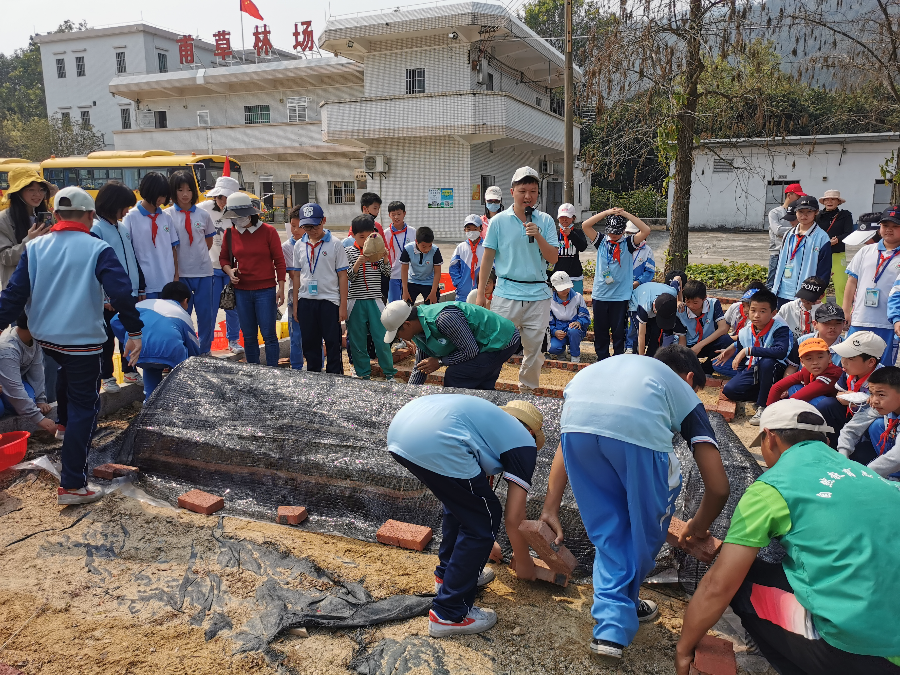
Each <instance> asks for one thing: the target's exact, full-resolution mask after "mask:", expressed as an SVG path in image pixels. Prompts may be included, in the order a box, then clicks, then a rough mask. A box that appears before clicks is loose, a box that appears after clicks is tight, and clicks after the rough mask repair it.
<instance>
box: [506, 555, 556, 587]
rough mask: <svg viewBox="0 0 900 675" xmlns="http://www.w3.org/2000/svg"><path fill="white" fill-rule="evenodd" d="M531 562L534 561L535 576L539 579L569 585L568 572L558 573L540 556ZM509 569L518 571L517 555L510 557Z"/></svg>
mask: <svg viewBox="0 0 900 675" xmlns="http://www.w3.org/2000/svg"><path fill="white" fill-rule="evenodd" d="M531 562H532V563H534V576H535V578H537V579H538V580H539V581H546V582H548V583H551V584H556V585H557V586H562V587H563V588H565V587H566V586H568V585H569V575H568V574H557V573H556V572H554V571H553V570H551V569H550V567H549V566H548V565H547V563H545V562H544V561H543V560H541V559H540V558H532V559H531ZM509 569H511V570H512V571H513V572H515V571H516V556H511V557H510V559H509Z"/></svg>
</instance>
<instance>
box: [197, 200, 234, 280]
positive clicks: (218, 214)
mask: <svg viewBox="0 0 900 675" xmlns="http://www.w3.org/2000/svg"><path fill="white" fill-rule="evenodd" d="M197 207H198V208H201V209H203V210H204V211H206V212H207V213H208V214H209V217H210V218H212V222H213V225H214V226H215V228H216V234H215V236H214V237H213V245H212V247H211V248H210V249H209V259H210V260H211V261H212V266H213V269H216V270H220V269H222V265H220V264H219V252H220V251H221V250H222V242H223V241H224V236H225V230H227V229H228V228H229V227H231V219H229V218H225V217H224V216H223V215H222V211H217V210H216V200H215V199H207V200H206V201H205V202H200V203H199V204H197Z"/></svg>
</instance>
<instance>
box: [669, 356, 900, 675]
mask: <svg viewBox="0 0 900 675" xmlns="http://www.w3.org/2000/svg"><path fill="white" fill-rule="evenodd" d="M885 370H887V369H885ZM760 429H761V432H760V434H759V436H758V437H757V438H756V440H754V441H753V443H752V445H753V446H759V447H760V449H761V451H762V455H763V458H764V459H765V461H766V464H767V465H768V467H769V469H768V471H766V472H765V473H763V474H762V475H761V476H760V477H759V478H757V479H756V482H754V483H753V484H752V485H751V486H750V487H749V488H748V489H747V491H746V492H745V493H744V495H743V496H742V497H741V499H740V501H739V502H738V504H737V507H736V508H735V511H734V515H733V516H732V518H731V525H730V526H729V528H728V535H727V536H726V537H725V542H724V544H723V545H722V550H721V553H719V556H718V559H717V560H716V562H715V564H714V565H713V566H712V568H711V569H710V570H709V572H707V573H706V575H705V576H704V577H703V580H702V581H701V582H700V585H699V587H698V588H697V592H696V593H695V594H694V596H693V598H691V601H690V604H689V605H688V607H687V609H686V610H685V613H684V622H683V625H682V629H681V639H680V640H679V641H678V645H677V647H676V654H675V668H676V673H677V675H688V673H689V672H690V671H691V662H692V661H693V659H694V652H695V649H696V647H697V644H698V643H699V642H700V640H701V638H702V637H703V636H704V635H706V632H707V631H708V630H709V629H710V628H712V627H713V625H714V624H715V623H716V622H717V621H718V620H719V618H720V617H721V616H722V613H723V612H724V611H725V610H726V609H727V608H728V606H729V605H730V606H731V608H732V610H734V612H735V614H737V615H738V617H739V618H740V619H741V624H742V625H743V627H744V629H745V630H746V631H747V633H749V635H750V637H751V638H753V641H754V642H755V643H756V644H757V645H758V646H759V649H760V651H761V652H762V655H763V656H764V657H766V659H768V661H769V663H771V664H772V665H773V666H774V667H775V669H776V670H778V672H780V673H797V674H801V673H809V674H810V675H811V674H813V673H815V674H817V675H818V674H822V675H827V674H834V675H838V674H840V675H882V674H883V675H889V674H893V675H897V674H898V673H900V665H898V664H900V631H897V630H896V629H895V628H890V627H891V626H895V627H896V624H897V598H898V597H900V577H898V575H897V574H896V567H897V560H900V521H898V520H897V519H896V518H886V517H885V514H889V513H897V512H898V510H900V491H898V490H897V489H896V486H895V485H893V484H892V483H889V482H887V481H884V480H882V479H881V478H880V477H879V476H878V475H877V474H876V473H875V472H874V471H871V470H867V469H866V468H865V467H861V466H860V465H859V464H855V463H853V462H851V461H850V460H848V459H847V458H846V457H843V456H842V455H841V454H840V453H837V452H834V450H832V449H831V448H829V447H828V446H827V445H826V444H825V438H826V437H825V434H827V433H830V432H831V431H832V429H831V427H829V426H828V425H827V424H826V423H825V420H824V419H823V418H822V416H821V415H820V414H819V413H818V411H816V409H815V408H814V407H813V406H811V405H810V404H809V403H806V402H805V401H797V400H787V401H779V402H777V403H774V404H773V405H771V406H769V407H767V408H766V410H765V412H764V413H763V415H762V419H761V420H760ZM772 539H777V540H778V541H779V542H780V543H781V544H782V546H783V547H784V549H785V551H786V554H785V556H784V558H783V560H782V561H781V562H780V563H767V562H764V561H763V560H761V559H758V558H757V553H758V552H759V550H760V549H761V548H763V547H765V546H767V545H768V544H769V543H770V541H771V540H772Z"/></svg>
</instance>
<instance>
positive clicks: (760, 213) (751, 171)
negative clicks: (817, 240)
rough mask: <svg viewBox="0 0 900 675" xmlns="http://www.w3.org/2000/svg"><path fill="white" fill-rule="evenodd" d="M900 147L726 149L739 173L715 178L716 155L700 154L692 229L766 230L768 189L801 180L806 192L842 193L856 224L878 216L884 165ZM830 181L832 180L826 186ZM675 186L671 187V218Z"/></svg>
mask: <svg viewBox="0 0 900 675" xmlns="http://www.w3.org/2000/svg"><path fill="white" fill-rule="evenodd" d="M896 149H897V143H896V142H888V141H879V142H865V143H864V142H847V143H846V144H845V145H844V146H843V150H842V146H841V145H840V144H839V143H827V144H826V143H820V144H816V145H812V144H806V145H804V146H800V145H796V146H780V145H779V146H773V147H770V148H757V147H742V148H720V149H718V152H719V155H720V156H721V157H722V158H727V159H729V160H730V161H732V162H733V163H734V165H735V166H736V167H738V168H736V170H735V171H734V172H731V173H727V172H714V171H713V161H714V159H715V155H714V154H713V153H712V152H710V151H709V149H706V148H704V149H701V150H698V151H695V155H694V157H695V164H694V171H693V178H692V185H691V204H690V226H691V227H692V228H701V229H707V228H723V227H724V228H748V229H762V228H763V227H764V223H765V222H766V220H765V219H766V208H765V205H766V186H767V184H768V181H770V180H782V181H783V180H796V181H798V182H799V183H800V184H801V186H802V187H803V189H804V191H806V192H807V193H808V194H811V195H812V196H814V197H816V198H820V197H821V196H822V194H823V193H824V192H825V190H840V192H841V196H842V197H843V198H844V199H846V200H847V202H846V203H845V204H844V205H843V208H846V209H848V210H849V211H850V212H851V213H852V214H853V217H854V219H855V218H857V217H858V216H860V215H861V214H863V213H867V212H869V211H871V210H872V200H873V193H874V190H875V181H876V180H878V179H880V178H881V172H880V169H879V165H880V164H882V163H883V162H884V161H885V159H886V158H888V157H890V155H891V152H892V151H896ZM823 179H826V180H823ZM673 190H674V185H673V184H670V186H669V215H670V216H671V205H672V194H673Z"/></svg>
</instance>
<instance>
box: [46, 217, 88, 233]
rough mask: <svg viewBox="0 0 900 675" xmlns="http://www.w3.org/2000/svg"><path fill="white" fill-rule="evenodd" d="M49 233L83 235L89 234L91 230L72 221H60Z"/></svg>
mask: <svg viewBox="0 0 900 675" xmlns="http://www.w3.org/2000/svg"><path fill="white" fill-rule="evenodd" d="M50 231H51V232H84V233H85V234H90V233H91V228H89V227H88V226H87V225H82V224H81V223H76V222H75V221H74V220H61V221H59V222H58V223H57V224H56V225H54V226H53V227H51V228H50Z"/></svg>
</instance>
